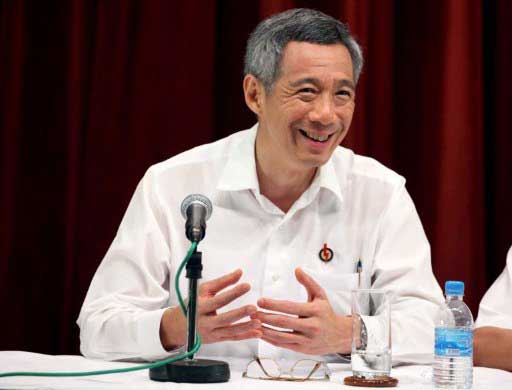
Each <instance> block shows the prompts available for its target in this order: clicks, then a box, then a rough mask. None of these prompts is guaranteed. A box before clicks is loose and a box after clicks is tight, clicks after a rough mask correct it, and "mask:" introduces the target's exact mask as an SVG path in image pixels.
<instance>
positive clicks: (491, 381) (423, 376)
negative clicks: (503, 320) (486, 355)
mask: <svg viewBox="0 0 512 390" xmlns="http://www.w3.org/2000/svg"><path fill="white" fill-rule="evenodd" d="M227 360H228V361H229V363H230V366H231V380H230V381H229V382H228V383H219V384H185V383H181V384H180V383H171V382H154V381H152V380H150V379H149V377H148V371H147V370H142V371H134V372H129V373H122V374H110V375H100V376H91V377H74V378H44V377H8V378H0V389H41V388H43V389H45V390H46V389H107V390H108V389H133V390H135V389H137V390H139V389H140V390H145V389H154V390H157V389H158V390H159V389H177V390H182V389H194V390H200V389H215V388H217V389H233V390H234V389H236V390H253V389H254V390H261V386H271V387H272V390H274V389H289V390H291V389H294V390H299V389H308V390H313V389H314V390H317V389H319V390H322V389H326V390H327V389H338V390H339V389H352V390H354V389H370V388H356V387H350V386H345V385H343V378H345V377H346V376H348V375H351V371H350V365H348V364H331V363H330V364H329V368H330V369H331V371H332V376H331V380H330V381H325V382H318V381H316V382H283V381H261V380H257V379H247V378H242V371H243V370H244V368H245V365H246V363H247V361H245V360H242V359H227ZM134 365H136V363H121V362H104V361H99V360H91V359H86V358H84V357H83V356H69V355H57V356H52V355H42V354H37V353H32V352H23V351H0V371H1V372H7V371H90V370H103V369H112V368H124V367H132V366H134ZM392 376H394V377H396V378H398V379H399V381H400V383H399V385H398V389H404V390H406V389H407V390H413V389H414V390H422V389H432V385H431V378H432V372H431V367H430V366H418V365H410V366H400V367H395V368H393V370H392ZM473 389H474V390H487V389H489V390H491V389H492V390H501V389H503V390H505V389H507V390H508V389H512V373H510V372H507V371H502V370H497V369H491V368H484V367H475V369H474V385H473Z"/></svg>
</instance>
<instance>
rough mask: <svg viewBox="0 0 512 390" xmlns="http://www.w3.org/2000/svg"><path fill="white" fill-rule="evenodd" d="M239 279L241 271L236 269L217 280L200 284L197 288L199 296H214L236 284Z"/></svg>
mask: <svg viewBox="0 0 512 390" xmlns="http://www.w3.org/2000/svg"><path fill="white" fill-rule="evenodd" d="M241 277H242V270H241V269H237V270H235V271H233V272H230V273H229V274H226V275H223V276H221V277H219V278H217V279H212V280H209V281H207V282H204V283H201V285H200V286H199V294H200V295H201V294H207V295H215V294H217V293H218V292H219V291H220V290H222V289H224V288H226V287H228V286H230V285H232V284H235V283H236V282H238V281H239V280H240V278H241Z"/></svg>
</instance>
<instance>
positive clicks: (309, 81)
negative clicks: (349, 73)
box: [290, 77, 356, 90]
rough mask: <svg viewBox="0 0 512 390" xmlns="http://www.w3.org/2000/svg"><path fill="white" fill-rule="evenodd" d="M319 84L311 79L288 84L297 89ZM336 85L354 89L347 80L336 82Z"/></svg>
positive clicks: (305, 78) (307, 78) (306, 78)
mask: <svg viewBox="0 0 512 390" xmlns="http://www.w3.org/2000/svg"><path fill="white" fill-rule="evenodd" d="M319 83H320V82H319V81H318V80H317V79H315V78H313V77H304V78H302V79H298V80H295V81H292V82H290V86H291V87H298V86H300V85H303V84H313V85H318V84H319ZM336 85H337V86H340V87H348V88H350V89H352V90H355V89H356V87H355V85H354V83H353V82H352V81H351V80H349V79H341V80H338V81H337V82H336Z"/></svg>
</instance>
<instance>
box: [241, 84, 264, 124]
mask: <svg viewBox="0 0 512 390" xmlns="http://www.w3.org/2000/svg"><path fill="white" fill-rule="evenodd" d="M244 96H245V104H247V107H249V108H250V109H251V111H252V112H254V113H255V114H256V115H257V116H258V117H259V116H260V114H261V111H262V107H263V101H264V99H265V89H264V88H263V84H261V82H260V81H259V80H258V79H257V78H256V77H255V76H253V75H252V74H248V75H246V76H245V77H244Z"/></svg>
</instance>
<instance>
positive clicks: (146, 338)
mask: <svg viewBox="0 0 512 390" xmlns="http://www.w3.org/2000/svg"><path fill="white" fill-rule="evenodd" d="M166 310H167V308H163V309H160V310H155V311H149V312H146V313H143V314H142V315H141V316H140V317H139V318H138V320H137V343H138V345H139V348H140V357H141V358H142V359H145V360H149V361H153V360H160V359H165V358H168V357H171V356H173V355H178V354H180V353H183V352H184V351H185V349H186V347H185V346H182V347H179V348H176V349H173V350H171V351H167V350H166V349H165V348H164V347H163V346H162V342H161V341H160V322H161V321H162V316H163V314H164V312H165V311H166Z"/></svg>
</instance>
